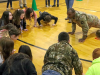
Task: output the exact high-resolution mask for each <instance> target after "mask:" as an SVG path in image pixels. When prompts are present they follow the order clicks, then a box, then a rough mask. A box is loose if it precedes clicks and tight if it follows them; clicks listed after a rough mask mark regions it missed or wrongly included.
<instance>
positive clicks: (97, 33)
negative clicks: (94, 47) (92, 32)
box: [96, 30, 100, 40]
mask: <svg viewBox="0 0 100 75" xmlns="http://www.w3.org/2000/svg"><path fill="white" fill-rule="evenodd" d="M96 37H97V39H99V40H100V30H97V31H96Z"/></svg>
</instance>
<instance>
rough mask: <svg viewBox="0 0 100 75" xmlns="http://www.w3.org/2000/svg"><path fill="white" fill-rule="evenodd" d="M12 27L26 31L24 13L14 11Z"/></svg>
mask: <svg viewBox="0 0 100 75" xmlns="http://www.w3.org/2000/svg"><path fill="white" fill-rule="evenodd" d="M13 19H14V25H15V26H16V27H17V28H18V29H19V28H20V29H21V31H22V30H24V31H27V29H26V20H25V13H24V11H23V10H19V9H18V10H15V12H14V13H13Z"/></svg>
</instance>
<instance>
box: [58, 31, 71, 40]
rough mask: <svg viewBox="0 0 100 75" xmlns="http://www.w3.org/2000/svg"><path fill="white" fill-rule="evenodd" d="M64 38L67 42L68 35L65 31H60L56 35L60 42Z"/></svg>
mask: <svg viewBox="0 0 100 75" xmlns="http://www.w3.org/2000/svg"><path fill="white" fill-rule="evenodd" d="M64 40H65V41H67V42H69V35H68V33H66V32H61V33H60V34H59V35H58V41H59V42H61V41H64Z"/></svg>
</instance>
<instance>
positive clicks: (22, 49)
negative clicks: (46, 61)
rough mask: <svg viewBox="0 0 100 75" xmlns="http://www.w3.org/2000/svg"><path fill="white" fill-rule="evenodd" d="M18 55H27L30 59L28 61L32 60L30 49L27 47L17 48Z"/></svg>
mask: <svg viewBox="0 0 100 75" xmlns="http://www.w3.org/2000/svg"><path fill="white" fill-rule="evenodd" d="M18 53H25V54H27V55H28V56H29V57H30V59H31V60H32V52H31V49H30V47H29V46H27V45H21V46H20V48H19V51H18Z"/></svg>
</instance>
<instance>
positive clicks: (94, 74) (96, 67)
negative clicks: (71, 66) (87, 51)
mask: <svg viewBox="0 0 100 75" xmlns="http://www.w3.org/2000/svg"><path fill="white" fill-rule="evenodd" d="M92 57H93V61H92V66H91V67H89V69H88V71H87V72H86V74H85V75H100V48H96V49H95V50H94V51H93V53H92Z"/></svg>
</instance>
